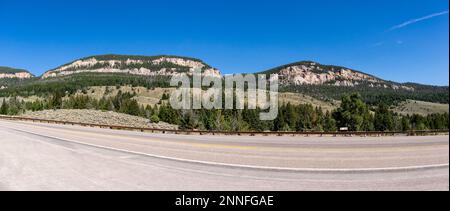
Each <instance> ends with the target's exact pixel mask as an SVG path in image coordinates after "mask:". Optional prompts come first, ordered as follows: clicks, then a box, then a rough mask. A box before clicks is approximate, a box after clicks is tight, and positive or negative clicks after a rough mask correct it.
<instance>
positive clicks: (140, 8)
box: [0, 0, 449, 85]
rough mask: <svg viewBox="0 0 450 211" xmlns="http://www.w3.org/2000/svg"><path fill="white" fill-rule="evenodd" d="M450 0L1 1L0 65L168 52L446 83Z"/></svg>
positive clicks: (223, 62)
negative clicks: (301, 64)
mask: <svg viewBox="0 0 450 211" xmlns="http://www.w3.org/2000/svg"><path fill="white" fill-rule="evenodd" d="M448 9H449V1H448V0H376V1H361V0H341V1H339V0H328V1H327V0H309V1H306V0H292V1H288V0H273V1H265V0H258V1H250V0H249V1H244V0H240V1H238V0H190V1H188V0H184V1H182V0H171V1H161V0H158V1H137V0H123V1H115V0H101V1H100V0H98V1H96V0H91V1H85V0H77V1H69V0H67V1H49V0H40V1H34V0H31V1H21V0H17V1H11V0H0V65H3V66H13V67H19V68H26V69H29V70H30V71H32V72H33V73H35V74H37V75H40V74H42V73H43V72H44V71H46V70H48V69H51V68H54V67H56V66H58V65H61V64H63V63H67V62H70V61H72V60H74V59H77V58H80V57H85V56H90V55H96V54H108V53H115V54H138V55H158V54H171V55H181V56H191V57H196V58H200V59H203V60H204V61H205V62H207V63H209V64H210V65H212V66H214V67H217V68H219V69H220V70H222V72H224V73H237V72H256V71H262V70H266V69H269V68H272V67H275V66H278V65H282V64H286V63H290V62H295V61H300V60H314V61H317V62H320V63H324V64H335V65H343V66H347V67H350V68H354V69H357V70H361V71H364V72H367V73H371V74H374V75H377V76H379V77H382V78H384V79H388V80H394V81H399V82H407V81H412V82H419V83H426V84H435V85H448V83H449V59H448V56H449V28H448V26H449V15H448Z"/></svg>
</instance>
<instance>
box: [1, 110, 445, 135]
mask: <svg viewBox="0 0 450 211" xmlns="http://www.w3.org/2000/svg"><path fill="white" fill-rule="evenodd" d="M0 119H4V120H13V121H31V122H39V123H49V124H61V125H78V126H84V127H97V128H109V129H113V130H128V131H140V132H151V133H163V134H184V135H193V134H197V135H238V136H256V135H262V136H367V137H369V136H375V137H377V136H396V135H406V136H429V135H439V134H448V133H449V130H412V131H391V132H380V131H355V132H354V131H348V132H318V131H308V132H282V131H270V132H256V131H255V132H251V131H245V132H233V131H202V130H172V129H160V128H139V127H127V126H118V125H103V124H90V123H80V122H68V121H59V120H47V119H36V118H28V117H18V116H3V115H0Z"/></svg>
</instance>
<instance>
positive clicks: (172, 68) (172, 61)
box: [42, 55, 220, 78]
mask: <svg viewBox="0 0 450 211" xmlns="http://www.w3.org/2000/svg"><path fill="white" fill-rule="evenodd" d="M195 69H201V70H202V72H203V74H204V75H209V76H220V71H219V70H217V69H215V68H212V67H210V66H209V65H207V64H205V63H204V62H202V61H201V60H198V59H192V58H186V57H177V56H154V57H149V56H126V55H101V56H92V57H88V58H84V59H80V60H77V61H74V62H71V63H69V64H66V65H62V66H60V67H58V68H56V69H53V70H50V71H47V72H46V73H44V74H43V75H42V78H50V77H57V76H65V75H71V74H75V73H85V72H90V73H128V74H133V75H145V76H155V75H159V76H172V75H175V74H178V73H188V74H189V73H192V72H193V71H194V70H195Z"/></svg>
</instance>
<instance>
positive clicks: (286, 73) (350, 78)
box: [265, 62, 413, 90]
mask: <svg viewBox="0 0 450 211" xmlns="http://www.w3.org/2000/svg"><path fill="white" fill-rule="evenodd" d="M265 73H275V74H278V77H279V80H280V84H281V85H331V86H349V87H353V86H358V85H362V84H366V85H368V86H370V87H379V88H392V89H406V90H413V88H411V87H407V86H403V85H400V84H395V83H391V82H387V81H384V80H382V79H379V78H377V77H375V76H371V75H369V74H365V73H361V72H358V71H355V70H351V69H348V68H344V67H337V66H326V65H321V64H318V63H315V62H299V63H295V64H291V65H285V66H282V67H278V68H275V69H273V70H269V71H266V72H265Z"/></svg>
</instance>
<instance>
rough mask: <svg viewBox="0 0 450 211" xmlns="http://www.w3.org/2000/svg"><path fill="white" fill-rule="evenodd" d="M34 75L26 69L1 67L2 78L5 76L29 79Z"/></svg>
mask: <svg viewBox="0 0 450 211" xmlns="http://www.w3.org/2000/svg"><path fill="white" fill-rule="evenodd" d="M32 77H33V75H32V74H31V73H30V72H28V71H26V70H22V69H15V68H11V67H0V79H3V78H19V79H27V78H32Z"/></svg>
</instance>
